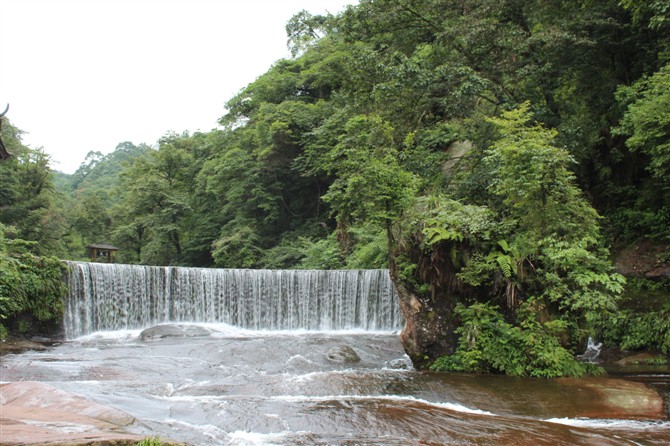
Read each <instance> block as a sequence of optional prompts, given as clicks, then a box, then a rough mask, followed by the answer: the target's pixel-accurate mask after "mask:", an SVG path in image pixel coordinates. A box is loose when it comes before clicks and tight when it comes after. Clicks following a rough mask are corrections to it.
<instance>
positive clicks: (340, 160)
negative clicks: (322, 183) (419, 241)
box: [323, 116, 416, 227]
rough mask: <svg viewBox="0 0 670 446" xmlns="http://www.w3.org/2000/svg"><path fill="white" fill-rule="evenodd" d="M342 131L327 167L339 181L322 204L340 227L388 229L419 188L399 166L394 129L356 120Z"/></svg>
mask: <svg viewBox="0 0 670 446" xmlns="http://www.w3.org/2000/svg"><path fill="white" fill-rule="evenodd" d="M344 130H345V133H344V135H343V136H342V137H341V138H340V140H339V143H338V144H337V145H336V146H335V148H334V149H333V150H332V151H331V155H330V166H329V167H328V171H329V172H330V173H332V174H334V175H335V176H336V179H335V181H334V182H333V184H332V185H331V186H330V188H329V189H328V192H327V193H326V194H325V195H324V196H323V199H324V200H325V201H326V202H328V203H330V204H331V205H332V208H333V212H334V213H335V214H336V215H337V218H338V220H340V221H368V222H371V223H377V224H382V225H383V226H384V227H388V226H390V224H391V223H392V222H394V221H396V220H397V219H398V217H399V216H400V215H401V214H402V213H403V211H404V210H405V209H406V208H407V206H408V205H409V203H410V201H411V199H412V197H413V196H414V190H415V184H416V180H415V178H414V176H413V175H412V174H410V173H409V172H407V171H405V170H404V169H403V168H402V167H401V166H400V164H399V162H398V158H397V151H396V150H395V149H394V142H393V135H392V134H393V129H392V128H391V127H390V125H389V124H388V123H387V122H384V121H383V120H382V119H381V118H380V117H378V116H356V117H354V118H352V119H351V120H349V121H348V122H347V123H346V125H345V128H344Z"/></svg>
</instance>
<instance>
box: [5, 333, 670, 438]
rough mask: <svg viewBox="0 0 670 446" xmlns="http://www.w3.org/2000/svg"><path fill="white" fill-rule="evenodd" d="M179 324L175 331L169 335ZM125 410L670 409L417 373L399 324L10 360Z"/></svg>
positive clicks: (284, 424) (241, 428) (426, 431)
mask: <svg viewBox="0 0 670 446" xmlns="http://www.w3.org/2000/svg"><path fill="white" fill-rule="evenodd" d="M166 334H168V335H169V336H166ZM2 367H3V370H2V372H3V376H2V379H3V380H4V381H19V380H37V381H43V382H48V383H50V384H52V385H54V386H56V387H58V388H61V389H64V390H67V391H70V392H74V393H78V394H82V395H84V396H86V397H87V398H89V399H91V400H94V401H97V402H100V403H104V404H107V405H110V406H112V407H115V408H118V409H121V410H124V411H126V412H128V413H130V414H131V415H133V416H134V417H136V418H137V419H138V423H137V424H136V425H135V426H133V428H132V429H133V430H134V431H135V432H136V433H139V434H146V435H153V434H157V435H160V436H165V437H170V438H173V439H175V440H179V441H183V442H186V443H189V444H193V445H330V444H333V445H445V444H449V445H492V444H497V445H573V444H574V445H667V444H670V422H668V420H667V418H666V419H661V420H650V419H646V420H645V419H628V420H617V419H609V418H607V417H603V418H593V417H590V416H589V414H591V413H594V412H593V410H594V407H593V406H592V405H593V398H591V396H592V395H590V394H589V393H588V389H585V388H583V387H579V386H574V385H568V384H566V383H564V382H561V381H560V380H559V381H542V380H528V379H515V378H507V377H496V376H488V377H482V376H470V375H458V374H433V373H425V372H417V371H414V370H413V369H412V368H411V364H410V362H409V360H408V358H407V357H406V356H405V355H404V353H403V350H402V347H401V345H400V343H399V340H398V336H397V334H395V333H389V332H376V333H375V332H351V331H349V332H346V331H345V332H343V331H338V332H295V331H294V332H285V331H284V332H263V331H249V330H243V329H237V328H232V327H230V326H227V325H223V324H198V325H184V324H182V325H177V326H171V327H170V328H169V329H167V332H166V331H160V330H158V331H156V332H153V333H145V335H144V336H140V331H139V330H137V331H116V332H101V333H94V334H91V335H88V336H85V337H81V338H78V339H75V340H72V341H69V342H67V343H64V344H62V345H60V346H57V347H54V348H52V349H50V350H48V351H46V352H28V353H24V354H21V355H9V356H6V357H4V358H3V365H2Z"/></svg>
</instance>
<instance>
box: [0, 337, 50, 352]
mask: <svg viewBox="0 0 670 446" xmlns="http://www.w3.org/2000/svg"><path fill="white" fill-rule="evenodd" d="M47 348H48V345H46V344H45V343H42V342H37V341H34V340H27V339H14V338H12V339H6V340H4V341H0V356H2V355H8V354H18V353H23V352H25V351H28V350H34V351H43V350H46V349H47Z"/></svg>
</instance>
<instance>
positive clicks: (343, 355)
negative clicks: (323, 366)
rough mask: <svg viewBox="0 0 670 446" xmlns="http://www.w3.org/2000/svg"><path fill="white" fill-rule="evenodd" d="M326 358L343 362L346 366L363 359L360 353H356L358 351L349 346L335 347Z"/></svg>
mask: <svg viewBox="0 0 670 446" xmlns="http://www.w3.org/2000/svg"><path fill="white" fill-rule="evenodd" d="M326 357H327V358H328V360H330V361H333V362H342V363H345V364H352V363H356V362H360V361H361V357H360V356H358V353H356V351H355V350H354V349H353V348H351V347H349V346H348V345H336V346H335V347H333V348H331V349H330V350H328V354H327V355H326Z"/></svg>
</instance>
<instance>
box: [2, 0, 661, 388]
mask: <svg viewBox="0 0 670 446" xmlns="http://www.w3.org/2000/svg"><path fill="white" fill-rule="evenodd" d="M286 30H287V36H288V46H289V48H290V50H291V53H292V55H293V57H292V58H290V59H284V60H279V61H277V62H276V63H275V64H274V65H273V66H272V67H271V68H270V69H269V70H268V71H267V72H265V73H263V74H261V75H260V76H259V77H258V78H257V79H256V80H254V81H253V82H251V83H250V84H249V85H248V86H247V87H246V88H244V89H242V90H241V91H240V92H239V93H238V94H237V95H236V96H235V97H233V98H230V99H229V100H228V102H227V104H226V111H225V114H224V115H223V116H222V117H221V118H220V120H219V123H220V128H219V129H217V130H214V131H211V132H208V133H195V134H188V133H183V134H178V133H170V134H166V135H165V136H163V137H162V138H161V139H160V140H159V141H158V143H157V144H156V145H155V146H149V145H140V146H135V145H133V144H131V143H129V142H124V143H121V144H119V145H118V147H117V149H116V150H115V151H114V152H112V153H110V154H108V155H103V154H101V153H97V152H91V153H89V155H88V157H87V158H86V160H84V162H83V163H82V164H81V167H80V168H79V170H77V172H76V173H75V174H74V175H65V174H62V173H58V172H52V171H51V170H50V167H49V159H48V156H47V155H45V154H44V153H43V152H42V151H41V150H35V149H31V148H28V147H25V146H24V145H22V143H21V138H20V136H21V132H20V131H19V130H18V129H17V128H15V127H14V126H13V125H12V124H11V123H8V122H5V125H4V127H3V133H2V138H3V141H5V145H6V146H7V148H8V150H9V151H10V152H11V153H13V154H14V156H13V157H12V158H11V159H9V160H6V161H2V162H0V175H2V178H3V181H2V183H3V184H2V188H1V190H0V209H1V210H2V215H1V217H0V223H1V224H2V226H0V229H2V230H1V231H0V257H1V258H0V261H2V264H1V266H0V272H1V274H2V276H0V317H2V318H3V319H7V318H11V317H13V316H15V315H16V314H19V313H20V312H21V311H22V310H21V308H24V307H26V305H28V304H18V303H16V302H13V301H12V299H13V298H12V294H11V292H15V291H11V290H16V289H18V288H20V286H19V285H17V283H16V280H14V281H12V280H13V279H12V278H16V277H18V276H17V274H18V273H16V272H12V271H14V270H12V269H11V268H9V267H8V265H10V266H11V265H14V267H13V268H14V269H17V270H18V269H20V268H21V267H20V266H16V265H18V264H20V262H23V261H24V260H21V259H26V258H27V256H32V257H31V258H35V259H36V258H38V257H34V256H35V255H37V256H42V257H39V258H43V257H46V258H50V257H52V256H55V257H57V258H61V259H85V258H86V250H85V247H86V245H87V244H90V243H110V244H113V245H116V246H118V247H119V248H120V251H119V254H118V261H121V262H125V263H141V264H154V265H187V266H202V267H226V268H232V267H236V268H301V269H314V268H316V269H336V268H390V270H391V275H392V277H393V279H394V281H395V283H396V285H397V287H398V290H399V293H400V295H401V307H402V308H403V311H404V314H405V316H406V318H407V319H408V326H407V327H406V328H405V330H404V331H403V334H402V338H403V342H404V344H405V348H406V350H407V351H408V353H409V354H410V357H411V358H412V360H413V361H414V363H415V365H417V366H420V367H432V368H433V369H435V370H458V371H476V372H502V373H507V374H512V375H532V376H557V375H579V374H582V373H585V372H587V371H588V369H589V367H587V366H586V365H584V364H582V363H579V362H577V361H575V360H574V354H575V353H577V352H579V351H583V347H584V344H585V340H586V338H587V337H588V336H594V337H597V338H598V339H601V340H604V342H605V343H606V344H607V345H609V346H612V347H619V348H623V349H643V348H644V349H651V350H656V351H659V352H662V353H665V354H667V353H668V352H670V299H669V297H668V296H670V268H665V269H663V267H664V266H667V265H668V264H670V249H669V247H670V7H669V6H668V5H667V4H666V2H664V1H659V0H643V1H630V0H580V1H555V2H545V1H519V0H504V1H500V0H496V1H493V0H460V1H447V0H420V1H419V0H361V1H360V3H359V4H357V5H355V6H350V7H348V9H346V10H345V11H344V12H342V13H340V14H339V15H337V16H332V15H328V16H315V15H310V14H308V13H306V12H304V11H303V12H299V13H297V14H296V15H295V16H294V17H293V18H292V19H291V20H290V21H289V22H288V23H287V25H286ZM212 94H216V92H212ZM643 246H645V247H647V250H648V251H649V252H650V253H651V254H649V255H652V254H653V256H654V262H655V263H654V266H655V267H657V268H656V270H657V271H656V273H655V274H649V271H639V272H637V273H635V272H631V271H619V272H625V273H626V278H624V276H623V275H621V274H619V272H616V270H615V268H614V265H615V263H616V261H617V258H618V257H617V256H618V255H619V254H620V253H622V252H626V250H629V251H630V250H631V249H632V250H637V251H639V249H638V248H640V247H643ZM640 249H641V248H640ZM17 259H18V260H17ZM651 269H652V268H649V270H651ZM10 270H11V271H10ZM22 293H23V294H22V295H28V294H30V293H28V292H27V291H25V290H24V291H22ZM28 300H29V299H28ZM54 305H55V306H56V307H57V305H56V304H54ZM53 311H55V312H57V308H54V309H53ZM0 322H2V321H1V320H0Z"/></svg>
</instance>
